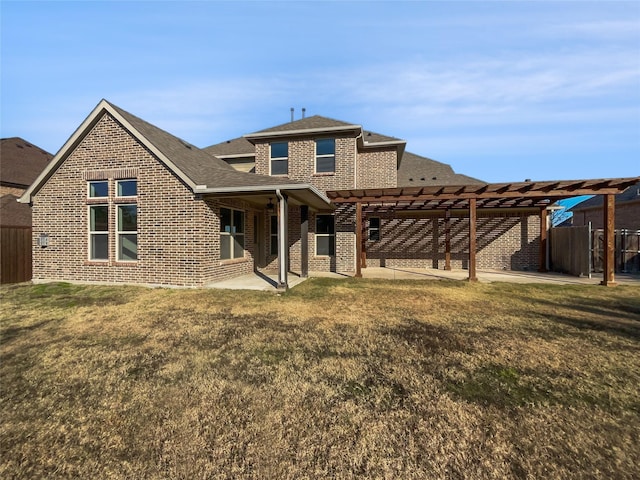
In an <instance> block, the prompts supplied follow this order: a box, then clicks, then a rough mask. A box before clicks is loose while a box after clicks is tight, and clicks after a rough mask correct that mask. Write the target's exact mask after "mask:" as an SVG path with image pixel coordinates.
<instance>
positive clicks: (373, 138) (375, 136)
mask: <svg viewBox="0 0 640 480" xmlns="http://www.w3.org/2000/svg"><path fill="white" fill-rule="evenodd" d="M362 140H363V141H364V142H365V144H367V143H380V142H402V141H403V140H401V139H399V138H396V137H390V136H388V135H382V134H380V133H375V132H370V131H368V130H365V131H364V132H362Z"/></svg>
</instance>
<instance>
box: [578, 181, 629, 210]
mask: <svg viewBox="0 0 640 480" xmlns="http://www.w3.org/2000/svg"><path fill="white" fill-rule="evenodd" d="M632 201H640V182H639V183H636V184H635V185H632V186H630V187H629V188H627V189H626V190H625V191H624V192H622V193H618V194H617V195H616V205H618V204H620V203H625V202H632ZM602 204H603V199H602V197H601V196H596V197H592V198H589V199H587V200H585V201H584V202H580V203H578V204H576V205H574V206H573V207H571V208H570V209H569V210H570V211H572V212H576V211H580V210H587V209H589V208H600V207H602Z"/></svg>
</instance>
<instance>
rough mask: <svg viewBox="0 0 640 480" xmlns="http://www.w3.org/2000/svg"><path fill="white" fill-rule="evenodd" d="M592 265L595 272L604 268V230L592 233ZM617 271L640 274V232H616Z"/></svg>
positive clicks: (615, 261) (615, 260) (615, 263)
mask: <svg viewBox="0 0 640 480" xmlns="http://www.w3.org/2000/svg"><path fill="white" fill-rule="evenodd" d="M591 244H592V257H591V258H592V260H591V261H592V265H593V271H594V272H602V270H603V268H604V230H601V229H598V230H594V231H593V232H592V243H591ZM614 265H615V271H616V272H619V273H638V272H640V230H616V231H615V257H614Z"/></svg>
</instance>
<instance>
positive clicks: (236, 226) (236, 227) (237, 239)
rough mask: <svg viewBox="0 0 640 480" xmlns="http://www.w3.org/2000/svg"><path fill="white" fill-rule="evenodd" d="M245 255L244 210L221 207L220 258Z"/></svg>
mask: <svg viewBox="0 0 640 480" xmlns="http://www.w3.org/2000/svg"><path fill="white" fill-rule="evenodd" d="M243 257H244V212H243V211H241V210H233V209H231V208H221V209H220V260H230V259H233V258H243Z"/></svg>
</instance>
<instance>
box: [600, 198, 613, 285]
mask: <svg viewBox="0 0 640 480" xmlns="http://www.w3.org/2000/svg"><path fill="white" fill-rule="evenodd" d="M615 205H616V196H615V195H613V194H607V195H604V202H603V216H604V269H603V272H602V282H601V285H604V286H605V287H613V286H615V285H616V282H615V273H614V272H615V228H616V223H615V213H616V207H615Z"/></svg>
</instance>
